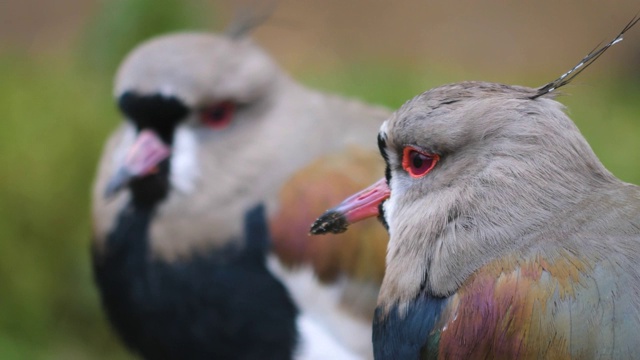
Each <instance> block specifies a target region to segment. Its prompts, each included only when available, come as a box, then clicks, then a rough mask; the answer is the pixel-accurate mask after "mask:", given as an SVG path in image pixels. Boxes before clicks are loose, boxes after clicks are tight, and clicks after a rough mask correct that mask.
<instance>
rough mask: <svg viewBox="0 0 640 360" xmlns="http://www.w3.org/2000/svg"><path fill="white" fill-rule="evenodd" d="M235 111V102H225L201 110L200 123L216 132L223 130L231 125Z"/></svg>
mask: <svg viewBox="0 0 640 360" xmlns="http://www.w3.org/2000/svg"><path fill="white" fill-rule="evenodd" d="M235 110H236V104H235V103H234V102H232V101H223V102H220V103H217V104H215V105H212V106H209V107H206V108H204V109H202V110H200V121H201V122H202V123H203V124H204V125H206V126H208V127H210V128H212V129H214V130H221V129H224V128H226V127H227V126H228V125H229V123H231V120H232V119H233V115H234V114H235Z"/></svg>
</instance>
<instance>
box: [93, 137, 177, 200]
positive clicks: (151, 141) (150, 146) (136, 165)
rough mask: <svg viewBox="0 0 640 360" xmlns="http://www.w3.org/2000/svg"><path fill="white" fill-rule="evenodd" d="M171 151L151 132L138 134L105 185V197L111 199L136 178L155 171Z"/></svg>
mask: <svg viewBox="0 0 640 360" xmlns="http://www.w3.org/2000/svg"><path fill="white" fill-rule="evenodd" d="M170 154H171V149H170V148H169V147H168V146H167V145H166V144H165V143H164V142H163V141H162V140H161V139H160V137H158V135H157V134H156V133H155V132H153V131H151V130H143V131H141V132H140V134H138V137H137V138H136V141H135V143H134V144H133V145H132V146H131V148H130V149H129V152H128V153H127V157H126V159H125V161H124V163H123V164H122V165H121V166H120V168H119V169H118V170H117V171H116V173H115V175H113V177H112V178H111V179H110V180H109V182H108V183H107V188H106V190H105V197H111V196H113V195H115V194H116V193H117V192H118V191H120V190H121V189H122V188H124V187H125V186H126V185H127V184H128V183H129V181H131V180H132V179H134V178H136V177H141V176H145V175H149V174H152V173H154V172H155V171H157V169H158V167H157V166H158V164H159V163H160V162H161V161H162V160H164V159H166V158H168V157H169V155H170Z"/></svg>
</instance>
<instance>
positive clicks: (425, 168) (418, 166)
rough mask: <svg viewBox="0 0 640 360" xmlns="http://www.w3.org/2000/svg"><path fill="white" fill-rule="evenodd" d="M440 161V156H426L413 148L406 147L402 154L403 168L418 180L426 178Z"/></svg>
mask: <svg viewBox="0 0 640 360" xmlns="http://www.w3.org/2000/svg"><path fill="white" fill-rule="evenodd" d="M438 160H440V156H438V155H436V154H433V155H432V154H425V153H424V152H422V151H419V150H416V149H415V148H413V147H411V146H407V147H405V148H404V151H403V153H402V167H403V168H404V169H405V170H406V171H407V172H408V173H409V175H411V177H412V178H416V179H417V178H421V177H423V176H425V175H426V174H427V173H428V172H429V171H431V169H433V167H434V166H436V163H437V162H438Z"/></svg>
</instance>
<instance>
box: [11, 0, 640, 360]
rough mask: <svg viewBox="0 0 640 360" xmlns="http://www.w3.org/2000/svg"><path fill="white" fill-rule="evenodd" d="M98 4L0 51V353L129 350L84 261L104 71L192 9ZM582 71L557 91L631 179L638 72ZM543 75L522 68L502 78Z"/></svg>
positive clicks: (316, 82) (323, 83)
mask: <svg viewBox="0 0 640 360" xmlns="http://www.w3.org/2000/svg"><path fill="white" fill-rule="evenodd" d="M105 4H106V5H105V8H104V11H102V12H101V13H100V15H99V16H98V17H96V18H95V19H92V20H91V21H90V25H89V27H88V28H87V31H86V35H85V36H84V37H83V38H82V41H81V42H80V43H79V44H78V46H77V51H75V52H74V53H72V54H69V53H55V52H50V53H47V54H45V55H42V56H38V57H34V56H33V55H32V54H30V53H27V52H25V51H21V50H20V49H11V50H7V51H3V52H2V56H0V79H1V80H0V109H1V110H2V112H3V120H2V127H1V129H0V359H88V358H90V359H126V358H130V355H128V354H127V353H126V351H125V350H123V349H122V347H121V346H120V345H119V344H118V342H117V340H116V339H115V337H114V336H113V335H112V334H111V332H110V330H109V328H108V326H107V324H106V321H105V319H104V316H103V314H102V313H101V311H100V308H99V302H98V297H97V293H96V291H95V289H94V287H93V284H92V278H91V271H90V261H89V237H90V233H91V231H90V219H89V207H90V197H89V193H90V187H91V182H92V178H93V174H94V170H95V166H96V161H97V159H98V156H99V154H100V151H101V148H102V144H103V141H104V139H105V138H106V136H107V135H108V133H109V131H110V130H111V129H113V128H114V127H115V126H116V124H117V123H118V121H119V118H118V113H117V111H116V109H115V105H114V101H113V99H112V95H111V77H112V74H113V72H114V70H115V68H116V66H117V63H118V62H119V61H120V59H121V58H122V56H124V54H125V53H126V52H127V51H128V50H129V49H130V48H131V47H133V46H134V45H135V44H136V43H138V42H139V41H141V40H142V39H145V38H147V37H149V36H151V35H153V34H156V33H159V32H164V31H170V30H174V29H183V28H197V27H199V26H201V24H202V21H203V19H202V18H201V16H200V15H199V14H198V13H197V12H194V11H193V10H192V9H193V7H190V6H187V5H185V3H184V2H181V1H180V0H162V1H159V0H139V1H138V0H137V1H130V0H114V1H111V2H108V3H105ZM637 38H638V36H637V34H636V39H635V40H634V41H639V40H638V39H637ZM605 56H606V55H605ZM597 66H598V64H597V63H596V65H594V67H597ZM560 72H561V71H558V73H560ZM294 75H295V77H296V78H298V79H300V80H301V81H302V82H303V83H305V84H307V85H309V86H312V87H315V88H319V89H323V90H326V91H331V92H337V93H341V94H344V95H349V96H354V97H358V98H361V99H363V100H367V101H370V102H375V103H379V104H384V105H387V106H389V107H391V108H396V107H398V106H400V105H401V104H402V103H403V102H404V101H406V100H407V99H409V98H410V97H412V96H414V95H416V94H418V93H420V92H422V91H424V90H426V89H428V88H430V87H432V86H436V85H439V84H442V83H447V82H451V81H457V80H462V79H463V78H465V77H466V78H470V79H471V78H472V79H482V80H491V79H486V78H482V76H481V75H480V74H472V73H464V74H460V73H459V72H456V71H455V70H453V69H450V68H448V67H447V66H446V65H445V64H443V65H442V66H436V67H431V68H430V69H429V70H428V71H426V70H424V69H415V68H407V67H403V66H399V65H396V64H393V63H390V62H384V63H383V62H376V61H375V60H373V61H360V62H353V63H349V64H345V65H344V66H342V67H340V68H337V69H332V71H322V70H317V71H311V72H302V73H296V74H294ZM555 75H556V74H552V77H553V76H555ZM463 76H464V77H463ZM585 78H587V79H588V81H587V80H581V79H580V78H579V79H578V80H577V81H576V85H573V86H570V87H568V88H567V89H565V92H566V93H569V94H572V95H570V96H563V97H561V98H560V101H561V102H563V103H564V104H566V105H567V106H568V111H569V113H570V114H571V116H572V118H573V119H574V121H575V122H576V123H577V124H578V126H579V128H580V129H581V130H582V132H583V134H584V135H585V137H586V138H587V139H588V140H589V142H590V144H591V145H592V147H593V148H594V150H595V152H596V153H597V154H598V156H599V157H600V159H601V160H602V161H603V163H604V164H605V165H606V166H607V168H609V169H610V170H611V171H612V172H613V173H614V174H616V175H617V176H618V177H620V178H622V179H623V180H625V181H628V182H632V183H636V184H638V183H640V168H639V167H638V164H639V163H640V141H638V137H639V136H640V116H639V114H640V101H638V99H639V98H640V89H639V87H640V86H639V82H638V79H635V78H633V77H628V76H623V75H615V74H611V73H608V74H605V75H601V76H600V77H594V76H590V77H583V78H582V79H585ZM549 80H551V78H545V80H544V81H540V80H539V77H537V76H535V74H522V75H521V77H519V78H516V79H512V80H511V81H509V82H512V83H518V84H523V85H530V86H536V85H541V84H542V83H544V82H546V81H549ZM505 81H506V80H505ZM372 141H374V139H372Z"/></svg>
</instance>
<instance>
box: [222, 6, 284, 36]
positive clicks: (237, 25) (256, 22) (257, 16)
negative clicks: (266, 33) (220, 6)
mask: <svg viewBox="0 0 640 360" xmlns="http://www.w3.org/2000/svg"><path fill="white" fill-rule="evenodd" d="M277 5H278V2H277V1H276V0H262V1H248V2H246V3H244V2H243V3H242V4H240V5H237V6H236V7H235V11H234V13H235V14H234V16H233V19H232V20H231V22H230V23H229V25H227V28H226V29H225V30H224V34H226V35H227V36H228V37H230V38H232V39H239V38H242V37H244V36H246V35H248V34H249V33H250V32H251V31H252V30H253V29H255V28H257V27H258V26H260V25H262V24H264V23H265V22H266V21H267V20H268V19H269V18H270V17H271V15H273V13H274V12H275V10H276V7H277Z"/></svg>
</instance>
